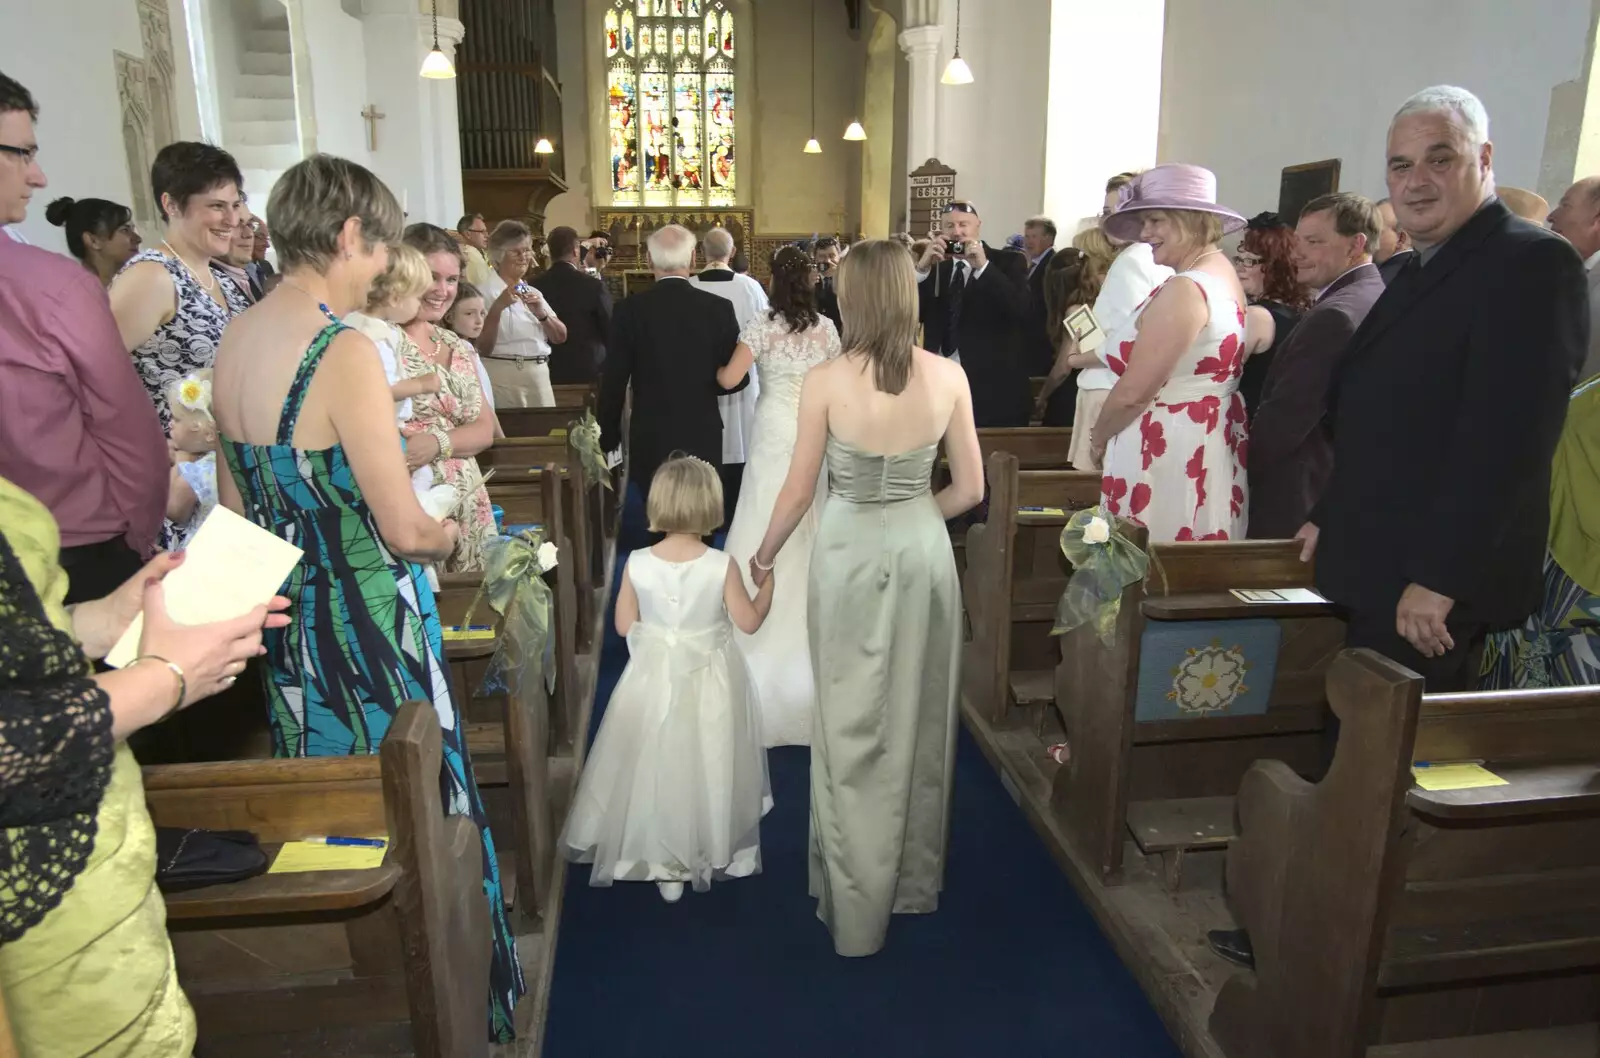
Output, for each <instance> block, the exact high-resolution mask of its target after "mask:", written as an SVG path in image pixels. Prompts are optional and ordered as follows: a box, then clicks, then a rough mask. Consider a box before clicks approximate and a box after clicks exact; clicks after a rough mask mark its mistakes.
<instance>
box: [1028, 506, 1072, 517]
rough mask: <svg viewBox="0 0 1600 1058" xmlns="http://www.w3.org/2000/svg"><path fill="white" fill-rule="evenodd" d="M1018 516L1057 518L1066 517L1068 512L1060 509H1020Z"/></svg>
mask: <svg viewBox="0 0 1600 1058" xmlns="http://www.w3.org/2000/svg"><path fill="white" fill-rule="evenodd" d="M1017 513H1018V514H1053V515H1055V516H1056V517H1057V518H1064V517H1066V514H1067V512H1066V511H1064V510H1062V509H1061V508H1060V507H1018V508H1017Z"/></svg>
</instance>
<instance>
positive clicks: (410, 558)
mask: <svg viewBox="0 0 1600 1058" xmlns="http://www.w3.org/2000/svg"><path fill="white" fill-rule="evenodd" d="M267 212H268V219H269V220H270V222H271V225H272V231H273V234H274V235H275V236H276V238H277V245H278V254H279V262H280V264H281V265H282V268H283V281H282V282H281V283H280V284H279V285H278V286H277V287H276V288H275V289H274V290H273V292H272V293H271V294H268V295H267V296H266V297H265V298H264V299H262V301H261V303H260V304H259V305H258V306H257V307H256V309H255V310H254V311H251V312H250V313H248V314H246V315H245V316H242V317H240V318H239V319H238V320H237V321H236V322H234V323H233V324H232V325H231V326H230V327H229V329H228V332H227V334H226V335H225V336H224V337H223V341H222V347H221V349H220V350H219V351H218V354H217V362H216V371H215V377H214V379H213V392H212V402H213V413H214V415H215V416H216V420H217V426H218V429H219V431H220V434H221V450H222V455H223V458H224V459H225V461H226V463H227V467H228V471H229V472H228V473H225V474H224V473H219V475H218V479H219V480H218V486H219V493H220V496H221V500H222V502H223V503H226V504H227V505H228V506H229V507H230V508H232V509H233V510H235V511H238V512H240V513H242V514H243V515H244V516H245V517H247V518H249V519H250V520H251V521H253V522H255V523H256V524H257V525H260V526H262V527H263V528H266V529H268V530H270V531H272V532H273V533H275V534H277V535H278V536H280V537H282V538H283V539H285V540H288V541H290V542H292V543H294V544H295V545H296V546H298V547H300V548H302V549H303V550H304V551H305V558H304V559H303V560H302V562H301V563H300V565H299V566H298V567H297V568H296V570H295V572H294V573H293V574H291V575H290V577H289V580H288V582H287V584H286V585H285V586H284V589H283V592H282V594H284V595H287V596H288V597H289V598H290V599H292V600H293V604H294V608H293V613H294V615H295V618H296V620H295V622H294V623H292V624H291V625H290V626H289V627H287V628H284V629H282V630H281V631H276V632H271V633H269V634H268V635H267V636H266V637H265V638H264V642H265V644H266V647H267V656H266V658H265V659H264V660H265V662H266V664H265V666H264V669H263V672H264V682H265V684H266V694H267V702H268V706H269V711H270V715H271V724H272V734H273V749H274V752H275V753H276V754H277V755H278V756H285V757H317V756H343V755H348V754H355V753H376V752H377V751H378V747H379V745H380V743H382V741H383V737H384V735H385V733H386V732H387V731H388V729H389V723H390V721H391V720H392V718H393V716H394V714H395V712H396V710H398V709H399V707H400V705H401V703H402V702H406V701H409V700H411V699H423V700H430V701H432V702H433V704H434V708H435V709H436V710H437V712H438V715H439V723H440V726H441V727H442V728H443V734H444V763H443V767H442V769H441V774H440V785H441V787H442V789H443V792H444V803H445V806H446V810H447V811H449V812H450V813H452V814H465V815H470V816H471V817H472V819H473V820H474V821H475V822H477V824H478V826H479V828H480V832H481V834H482V836H483V891H484V896H485V898H486V899H487V900H488V901H489V910H490V918H491V921H492V922H493V925H494V938H495V943H494V950H493V953H492V959H493V961H492V964H491V975H490V981H491V994H490V995H489V997H488V1001H489V1002H488V1015H489V1034H490V1038H492V1039H495V1040H500V1041H504V1040H509V1039H511V1038H512V1037H513V1035H514V1029H513V1026H512V1009H513V1007H514V1006H515V1005H516V1001H517V999H518V998H519V997H520V996H521V995H522V994H523V993H524V992H525V991H526V986H525V985H524V983H523V979H522V972H521V970H520V968H519V967H518V965H517V959H516V947H515V942H514V940H513V938H512V935H511V930H510V927H509V925H508V923H507V921H506V916H505V904H504V901H503V898H502V895H501V889H500V875H499V868H498V866H497V864H496V859H495V851H494V840H493V838H492V837H491V836H490V834H489V828H488V825H487V823H486V821H485V816H484V810H483V802H482V800H481V798H480V797H479V795H478V788H477V784H476V783H475V782H474V780H473V777H472V765H471V762H470V761H469V760H468V757H467V749H466V744H465V740H464V737H463V736H464V732H463V729H462V724H461V716H460V713H459V712H458V710H457V708H456V704H455V703H454V702H452V701H451V698H450V686H449V678H448V675H447V670H446V667H445V661H444V648H443V643H442V641H441V633H440V628H439V615H438V610H437V609H436V607H435V605H434V598H433V593H432V591H431V590H430V589H429V587H428V580H427V577H426V576H425V575H424V573H423V570H422V567H421V566H420V565H418V562H432V561H438V560H440V559H443V558H444V557H445V556H447V555H449V554H450V553H451V551H452V550H453V549H454V547H455V543H456V540H457V534H458V530H457V529H456V526H455V525H454V523H452V522H445V523H442V524H441V523H439V522H436V521H434V520H433V519H432V518H430V517H429V516H428V515H427V514H426V513H425V512H424V511H423V510H422V507H421V506H420V505H419V504H418V503H417V499H416V495H415V493H413V492H412V490H411V477H410V472H409V471H408V470H407V469H406V463H405V456H404V454H403V452H402V449H401V444H400V434H399V432H398V431H397V430H396V429H395V423H394V401H393V399H392V398H391V396H390V393H389V385H388V382H387V380H386V379H385V377H384V372H383V364H382V362H381V360H380V359H379V356H378V351H377V348H376V347H375V346H374V345H373V344H372V342H371V340H369V339H368V338H366V337H365V336H364V335H362V334H361V333H360V332H358V331H355V330H352V329H350V328H347V327H346V326H345V325H344V324H343V323H341V322H340V318H341V317H343V316H344V315H346V314H347V313H349V312H350V311H351V310H353V309H355V308H357V307H360V306H363V305H365V304H366V298H367V291H368V288H369V287H370V286H371V285H372V280H373V279H374V278H375V277H376V276H377V275H378V273H380V272H381V271H383V269H384V268H385V267H386V264H387V261H388V257H389V251H388V248H389V247H390V246H392V245H394V244H395V243H397V242H398V241H399V239H400V229H401V223H402V215H401V212H400V206H399V203H397V202H396V201H395V199H394V196H393V195H392V194H391V193H390V192H389V190H388V189H387V188H385V187H384V186H383V184H382V183H381V182H379V180H378V179H377V177H375V176H373V175H372V174H371V173H370V172H368V171H367V170H366V169H363V168H362V167H360V166H358V165H355V164H354V163H352V162H348V161H345V160H344V159H341V158H332V157H329V156H328V155H315V156H313V157H311V158H307V159H306V160H305V161H302V162H300V163H299V164H298V165H296V166H294V168H292V169H290V170H289V171H288V172H286V173H285V174H284V175H283V176H282V177H281V178H280V179H279V181H278V183H277V185H276V186H275V187H274V188H273V192H272V201H271V203H270V204H269V205H268V207H267ZM487 954H489V953H486V955H487Z"/></svg>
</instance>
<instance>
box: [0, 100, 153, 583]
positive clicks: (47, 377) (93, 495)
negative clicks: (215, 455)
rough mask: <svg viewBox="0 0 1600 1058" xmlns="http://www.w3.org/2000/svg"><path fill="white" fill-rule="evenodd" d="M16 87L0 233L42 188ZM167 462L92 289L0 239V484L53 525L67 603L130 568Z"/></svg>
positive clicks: (143, 545)
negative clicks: (19, 492) (20, 492)
mask: <svg viewBox="0 0 1600 1058" xmlns="http://www.w3.org/2000/svg"><path fill="white" fill-rule="evenodd" d="M38 113H39V111H38V107H37V105H36V104H35V103H34V101H33V97H32V96H31V95H30V94H29V92H28V90H27V89H26V88H24V87H22V85H20V84H18V83H17V82H15V81H13V80H12V79H11V78H9V77H7V76H5V75H4V74H0V227H3V226H4V225H8V224H16V223H18V222H20V221H21V220H22V219H23V218H24V217H26V216H27V212H28V201H29V199H30V198H32V197H33V192H34V191H35V190H36V189H38V188H42V187H44V186H45V177H44V173H43V171H42V170H40V168H39V162H38V158H37V155H38V151H39V144H38V140H37V139H36V138H35V136H34V121H35V119H36V118H37V117H38ZM168 467H169V460H168V457H167V448H166V440H165V438H164V437H163V436H162V434H161V425H160V421H159V420H158V419H157V418H156V410H155V408H154V407H153V406H152V405H151V403H150V398H149V396H148V395H147V394H146V393H145V389H144V386H143V384H142V383H140V381H139V376H138V374H137V373H136V372H135V371H134V367H133V361H132V360H131V359H130V358H129V356H128V352H127V350H126V349H125V348H124V347H123V344H122V338H121V336H120V335H119V334H118V333H117V324H116V320H115V319H113V318H112V315H111V306H110V304H109V303H108V302H107V301H106V294H105V290H104V289H103V288H102V287H101V286H100V281H99V280H98V279H97V278H96V277H95V276H94V275H92V274H91V273H90V272H89V271H88V270H87V269H85V268H84V267H83V266H82V265H80V264H78V263H77V262H76V261H73V260H71V259H70V258H68V257H66V256H64V255H62V254H55V253H50V252H49V251H47V250H41V249H39V248H38V247H34V246H26V245H23V244H22V243H19V242H16V241H14V240H12V239H8V238H0V477H5V478H7V479H9V480H10V481H11V482H13V483H14V484H16V485H19V486H21V487H22V488H24V489H27V490H28V491H29V492H31V493H33V495H34V496H36V497H37V498H38V499H39V501H40V502H41V503H43V504H44V505H45V506H46V507H48V508H50V513H51V514H53V515H55V519H56V522H57V524H58V525H60V527H61V565H62V567H63V568H65V569H66V571H67V573H68V575H69V578H70V581H69V583H70V587H69V590H68V592H67V602H69V603H71V602H77V601H80V600H84V599H98V598H100V597H101V596H104V595H108V594H110V593H111V592H112V591H113V590H115V589H116V588H117V587H118V586H119V585H121V584H122V582H123V581H125V580H127V579H128V578H129V577H131V576H133V575H134V574H135V573H137V572H138V571H139V568H140V566H141V565H142V564H143V562H144V560H145V557H146V556H147V555H148V554H149V553H150V551H151V550H152V549H153V548H154V546H155V541H156V537H157V535H158V534H159V533H160V531H161V518H162V515H163V514H164V513H165V511H166V504H167V477H168Z"/></svg>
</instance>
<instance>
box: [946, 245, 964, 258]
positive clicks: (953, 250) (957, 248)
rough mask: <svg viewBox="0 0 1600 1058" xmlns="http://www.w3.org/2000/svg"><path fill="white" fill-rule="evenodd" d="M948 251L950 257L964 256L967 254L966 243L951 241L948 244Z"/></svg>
mask: <svg viewBox="0 0 1600 1058" xmlns="http://www.w3.org/2000/svg"><path fill="white" fill-rule="evenodd" d="M949 251H950V256H951V257H965V256H966V255H967V244H966V243H964V242H953V243H951V244H950V247H949Z"/></svg>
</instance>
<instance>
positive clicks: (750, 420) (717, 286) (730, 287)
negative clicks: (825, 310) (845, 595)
mask: <svg viewBox="0 0 1600 1058" xmlns="http://www.w3.org/2000/svg"><path fill="white" fill-rule="evenodd" d="M701 245H702V246H703V247H704V249H705V255H706V267H705V271H703V272H701V273H700V274H699V275H697V276H695V277H694V278H693V279H691V280H689V282H691V283H693V284H694V285H695V286H696V287H697V288H699V289H701V290H704V291H705V292H706V293H708V294H715V295H717V297H719V298H726V299H727V300H728V301H729V302H730V303H731V304H732V305H733V314H734V316H735V317H736V318H737V319H738V321H739V331H740V333H743V332H744V329H745V328H746V327H748V326H750V324H751V323H752V322H753V321H755V320H756V319H759V318H760V316H761V314H762V313H763V312H766V311H767V292H766V291H765V290H763V289H761V284H760V283H758V282H756V281H755V280H754V279H751V278H750V277H749V276H745V275H740V274H739V273H737V272H735V271H734V270H733V266H732V265H731V264H730V263H729V262H730V261H732V259H733V254H734V251H735V250H736V249H738V247H737V246H735V245H734V242H733V235H732V234H731V233H729V232H728V230H727V229H725V228H712V229H711V230H710V231H708V232H706V238H705V242H704V243H702V244H701ZM760 395H761V380H760V378H759V377H758V376H757V374H756V369H755V368H754V367H752V368H751V369H750V384H749V385H748V386H747V387H745V390H744V392H742V393H730V394H729V395H727V396H725V397H720V398H718V400H717V405H718V407H720V408H721V409H722V504H723V509H724V516H725V517H726V519H727V521H728V523H729V524H732V522H733V509H734V507H735V506H736V505H737V504H738V502H739V484H740V482H741V481H743V479H744V461H745V452H746V450H747V449H748V448H749V445H750V432H751V430H752V429H753V428H754V426H755V420H756V398H757V397H758V396H760Z"/></svg>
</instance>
